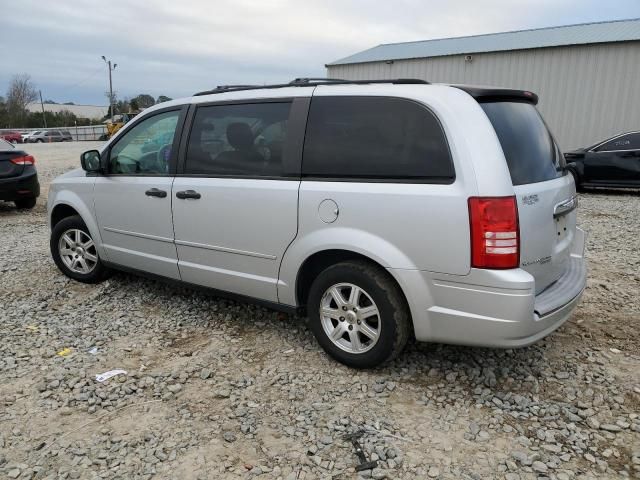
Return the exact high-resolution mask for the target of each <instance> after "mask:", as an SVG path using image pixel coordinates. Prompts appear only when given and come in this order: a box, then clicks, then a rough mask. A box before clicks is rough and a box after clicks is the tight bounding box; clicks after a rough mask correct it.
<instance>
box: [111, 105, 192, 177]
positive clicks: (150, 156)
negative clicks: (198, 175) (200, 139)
mask: <svg viewBox="0 0 640 480" xmlns="http://www.w3.org/2000/svg"><path fill="white" fill-rule="evenodd" d="M179 116H180V112H179V111H173V112H165V113H160V114H158V115H153V116H152V117H149V118H146V119H144V120H142V121H141V122H139V123H138V124H137V125H135V126H134V127H133V128H131V130H129V131H127V132H126V133H125V134H124V135H123V136H122V137H121V138H120V139H119V140H118V143H116V144H115V145H114V146H113V147H112V148H111V153H110V155H109V172H110V173H115V174H137V175H145V174H147V175H158V174H166V173H168V172H169V159H170V158H171V148H172V145H173V135H174V133H175V131H176V125H177V124H178V117H179Z"/></svg>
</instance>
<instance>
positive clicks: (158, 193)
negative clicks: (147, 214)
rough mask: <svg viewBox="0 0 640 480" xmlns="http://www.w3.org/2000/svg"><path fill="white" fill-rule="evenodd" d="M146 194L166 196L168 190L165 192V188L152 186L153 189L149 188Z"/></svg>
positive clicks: (159, 196) (149, 195)
mask: <svg viewBox="0 0 640 480" xmlns="http://www.w3.org/2000/svg"><path fill="white" fill-rule="evenodd" d="M144 194H145V195H146V196H147V197H158V198H164V197H166V196H167V192H165V191H164V190H160V189H158V188H152V189H151V190H147V191H146V192H144Z"/></svg>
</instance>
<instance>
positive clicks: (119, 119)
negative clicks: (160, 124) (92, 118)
mask: <svg viewBox="0 0 640 480" xmlns="http://www.w3.org/2000/svg"><path fill="white" fill-rule="evenodd" d="M137 114H138V112H129V113H123V114H122V115H114V116H113V117H112V118H110V119H109V120H107V134H106V138H105V140H107V139H109V138H111V137H113V136H114V135H115V134H116V132H117V131H118V130H120V129H121V128H122V127H123V126H124V125H125V124H126V123H127V122H128V121H130V120H131V119H132V118H133V117H135V116H136V115H137Z"/></svg>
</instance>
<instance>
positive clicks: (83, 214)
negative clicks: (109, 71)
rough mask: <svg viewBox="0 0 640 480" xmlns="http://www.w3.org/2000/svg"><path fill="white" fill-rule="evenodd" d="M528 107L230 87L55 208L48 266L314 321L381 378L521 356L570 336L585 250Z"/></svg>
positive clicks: (451, 88)
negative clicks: (186, 288)
mask: <svg viewBox="0 0 640 480" xmlns="http://www.w3.org/2000/svg"><path fill="white" fill-rule="evenodd" d="M536 103H537V96H536V95H535V94H533V93H531V92H527V91H520V90H507V89H500V88H479V87H469V86H463V85H435V84H428V83H426V82H422V81H419V80H404V79H401V80H385V81H379V80H378V81H337V80H313V79H297V80H294V81H293V82H291V83H288V84H282V85H271V86H260V87H251V86H226V87H218V88H216V89H214V90H210V91H206V92H202V93H199V94H196V95H194V96H193V97H190V98H185V99H182V100H174V101H171V102H165V103H162V104H161V105H158V106H155V107H152V108H149V109H147V110H145V111H144V113H143V114H141V115H139V116H137V117H136V118H135V120H133V121H132V122H130V123H128V124H127V125H126V126H125V127H124V128H123V129H121V130H120V131H119V132H118V133H117V135H115V136H114V137H113V138H112V139H111V140H110V141H109V142H108V143H107V144H106V145H104V146H103V147H102V148H101V149H100V150H99V151H98V150H91V151H88V152H85V153H84V154H83V155H82V157H81V163H82V169H78V170H74V171H71V172H69V173H67V174H64V175H62V176H60V177H58V178H57V179H56V180H55V181H54V182H53V183H52V185H51V188H50V190H49V200H48V214H49V222H50V226H51V253H52V256H53V259H54V261H55V263H56V264H57V266H58V267H59V268H60V270H62V272H63V273H64V274H65V275H67V276H69V277H71V278H73V279H76V280H78V281H82V282H88V283H93V282H98V281H100V280H103V279H105V278H106V277H107V276H108V274H109V273H110V272H112V271H113V270H124V271H130V272H136V273H140V274H144V275H150V276H153V277H158V278H163V279H167V280H172V281H177V282H182V283H186V284H191V285H196V286H200V287H207V288H209V289H212V290H213V291H214V292H216V293H217V294H219V295H228V296H234V297H239V298H241V299H249V300H251V301H256V302H259V303H262V304H264V305H267V306H269V307H272V308H275V309H279V310H284V311H288V312H296V313H299V314H302V315H306V316H307V317H308V322H309V327H310V330H311V331H312V332H313V333H314V335H315V337H316V338H317V340H318V342H319V343H320V345H321V346H322V347H323V348H324V349H325V350H326V351H327V353H328V354H330V355H331V356H332V357H334V358H335V359H337V360H338V361H340V362H342V363H345V364H347V365H350V366H353V367H358V368H367V367H373V366H376V365H379V364H380V363H382V362H384V361H386V360H389V359H391V358H393V357H395V356H396V355H398V354H399V353H400V352H401V351H402V349H403V347H404V346H405V344H406V343H407V341H408V340H409V338H410V337H415V339H416V340H418V341H425V342H443V343H454V344H464V345H478V346H488V347H506V348H511V347H521V346H526V345H529V344H531V343H533V342H536V341H537V340H539V339H541V338H543V337H544V336H546V335H548V334H549V333H551V332H552V331H553V330H555V329H556V328H558V327H559V326H560V325H562V323H563V322H564V321H565V320H567V318H568V317H569V316H570V314H571V312H572V310H573V309H574V307H575V306H576V304H577V302H578V301H579V299H580V296H581V294H582V291H583V289H584V287H585V282H586V269H585V262H584V256H583V251H584V243H585V235H584V232H583V231H582V230H580V229H579V228H577V227H576V210H575V208H576V206H577V197H576V193H575V185H574V182H573V179H572V176H571V175H568V174H567V172H566V169H565V165H564V159H563V156H562V154H561V152H560V150H559V149H558V146H557V145H556V142H555V141H554V139H553V136H552V135H551V133H550V132H549V130H548V128H547V126H546V125H545V123H544V121H543V119H542V117H541V116H540V114H539V113H538V111H537V109H536V107H535V105H536Z"/></svg>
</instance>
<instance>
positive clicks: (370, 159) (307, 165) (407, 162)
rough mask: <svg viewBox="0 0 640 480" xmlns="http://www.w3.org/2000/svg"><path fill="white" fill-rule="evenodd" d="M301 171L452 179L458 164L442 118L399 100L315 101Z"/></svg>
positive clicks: (364, 176) (327, 99) (312, 173)
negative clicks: (454, 165)
mask: <svg viewBox="0 0 640 480" xmlns="http://www.w3.org/2000/svg"><path fill="white" fill-rule="evenodd" d="M302 172H303V174H304V175H307V176H314V177H336V178H339V177H356V178H372V179H376V178H380V179H407V178H409V179H411V178H414V179H420V178H423V179H434V180H436V181H437V180H438V179H439V180H442V179H451V178H453V165H452V162H451V156H450V154H449V148H448V145H447V141H446V138H445V135H444V132H443V131H442V127H441V126H440V124H439V122H438V120H437V119H436V118H435V116H434V115H433V114H432V113H431V112H430V111H429V110H427V109H426V108H425V107H423V106H421V105H419V104H417V103H414V102H411V101H408V100H403V99H399V98H384V97H315V98H314V99H313V100H312V101H311V110H310V112H309V120H308V122H307V133H306V139H305V143H304V159H303V162H302Z"/></svg>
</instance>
